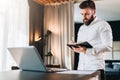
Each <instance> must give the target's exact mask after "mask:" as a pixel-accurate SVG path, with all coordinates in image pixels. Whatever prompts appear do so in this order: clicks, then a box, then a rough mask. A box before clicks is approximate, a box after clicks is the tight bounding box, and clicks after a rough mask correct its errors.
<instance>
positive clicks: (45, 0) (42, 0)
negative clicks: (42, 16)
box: [34, 0, 69, 5]
mask: <svg viewBox="0 0 120 80" xmlns="http://www.w3.org/2000/svg"><path fill="white" fill-rule="evenodd" d="M34 1H36V2H38V3H39V4H42V5H49V4H60V3H64V2H69V0H34Z"/></svg>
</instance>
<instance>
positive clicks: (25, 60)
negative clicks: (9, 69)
mask: <svg viewBox="0 0 120 80" xmlns="http://www.w3.org/2000/svg"><path fill="white" fill-rule="evenodd" d="M8 50H9V52H10V54H11V55H12V57H13V59H14V60H15V62H16V64H17V65H18V67H19V68H20V69H21V70H26V71H42V72H58V71H65V70H67V69H61V68H49V69H48V68H47V67H46V66H45V64H44V62H43V60H42V58H41V56H40V54H39V53H38V50H37V49H36V48H35V47H34V46H27V47H10V48H8Z"/></svg>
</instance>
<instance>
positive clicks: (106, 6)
mask: <svg viewBox="0 0 120 80" xmlns="http://www.w3.org/2000/svg"><path fill="white" fill-rule="evenodd" d="M34 1H36V2H37V3H39V4H42V5H49V4H61V3H66V2H69V1H71V2H74V21H75V22H82V16H81V15H80V9H79V7H78V6H79V3H80V2H81V1H83V0H34ZM94 1H95V4H96V9H97V13H96V15H97V16H98V17H100V18H102V19H104V20H107V21H115V20H120V10H119V8H120V0H94Z"/></svg>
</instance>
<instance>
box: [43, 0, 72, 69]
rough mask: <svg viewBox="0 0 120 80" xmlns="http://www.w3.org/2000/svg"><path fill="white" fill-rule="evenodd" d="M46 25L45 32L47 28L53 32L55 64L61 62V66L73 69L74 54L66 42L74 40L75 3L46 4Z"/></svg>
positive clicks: (52, 41) (52, 44) (52, 46)
mask: <svg viewBox="0 0 120 80" xmlns="http://www.w3.org/2000/svg"><path fill="white" fill-rule="evenodd" d="M44 26H45V31H44V32H45V33H46V31H47V30H50V31H51V32H52V35H51V50H52V54H53V56H54V64H60V65H61V67H66V68H68V69H72V67H73V62H74V61H73V60H74V59H73V58H74V54H72V52H71V49H69V48H68V47H67V46H66V44H67V43H68V42H69V41H70V40H72V37H73V35H74V34H73V33H74V28H73V4H72V3H70V2H69V3H63V4H59V5H57V4H56V5H47V6H45V7H44ZM46 53H47V52H45V54H46Z"/></svg>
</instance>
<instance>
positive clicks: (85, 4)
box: [79, 0, 96, 10]
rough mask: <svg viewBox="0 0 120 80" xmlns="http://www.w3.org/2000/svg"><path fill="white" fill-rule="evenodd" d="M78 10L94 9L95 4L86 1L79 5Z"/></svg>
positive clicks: (90, 0) (89, 0)
mask: <svg viewBox="0 0 120 80" xmlns="http://www.w3.org/2000/svg"><path fill="white" fill-rule="evenodd" d="M79 8H81V9H85V8H91V9H94V10H95V9H96V6H95V3H94V2H93V1H92V0H87V1H83V2H82V3H81V4H80V5H79Z"/></svg>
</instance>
